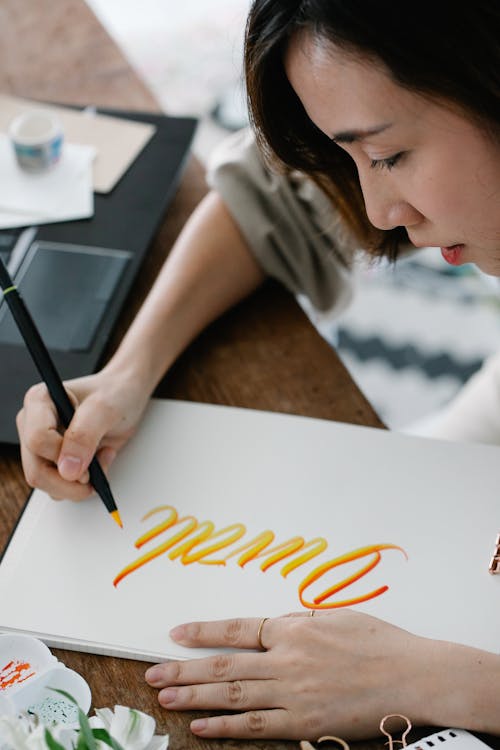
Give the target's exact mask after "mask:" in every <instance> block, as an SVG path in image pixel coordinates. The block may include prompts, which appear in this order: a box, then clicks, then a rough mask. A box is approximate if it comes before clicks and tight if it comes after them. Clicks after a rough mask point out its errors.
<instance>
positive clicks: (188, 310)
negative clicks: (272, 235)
mask: <svg viewBox="0 0 500 750" xmlns="http://www.w3.org/2000/svg"><path fill="white" fill-rule="evenodd" d="M264 278H265V274H264V272H263V271H262V270H261V268H260V266H259V265H258V263H257V261H256V260H255V259H254V257H253V255H252V253H251V251H250V250H249V248H248V247H247V245H246V243H245V240H244V239H243V237H242V235H241V233H240V231H239V229H238V227H237V225H236V223H235V222H234V220H233V219H232V217H231V215H230V214H229V212H228V210H227V209H226V207H225V205H224V203H223V201H222V200H221V198H220V197H219V196H218V195H217V193H215V192H211V193H209V194H208V195H207V196H206V197H205V199H204V200H203V201H202V202H201V204H200V205H199V206H198V208H197V209H196V210H195V211H194V213H193V215H192V216H191V218H190V219H189V221H188V222H187V224H186V226H185V228H184V230H183V231H182V233H181V235H180V236H179V239H178V240H177V242H176V244H175V246H174V248H173V250H172V252H171V253H170V255H169V257H168V259H167V261H166V262H165V264H164V267H163V269H162V270H161V272H160V274H159V276H158V279H157V281H156V283H155V284H154V286H153V288H152V290H151V292H150V293H149V295H148V297H147V299H146V301H145V303H144V305H143V307H142V308H141V310H140V311H139V313H138V315H137V317H136V319H135V320H134V322H133V323H132V325H131V327H130V329H129V331H128V332H127V334H126V335H125V337H124V339H123V341H122V343H121V345H120V347H119V349H118V350H117V351H116V353H115V355H114V356H113V357H112V359H111V360H110V361H109V363H108V364H107V365H106V366H105V367H104V368H103V369H102V370H101V371H100V372H98V373H96V374H95V375H91V376H88V377H84V378H78V379H75V380H72V381H68V382H67V384H66V385H67V386H68V389H69V391H70V394H71V396H72V398H73V400H74V403H75V406H76V407H77V408H76V411H75V415H74V418H73V420H72V422H71V424H70V425H69V427H68V429H67V430H66V432H65V433H64V436H62V435H61V434H60V432H59V423H58V418H57V413H56V411H55V408H54V406H53V404H52V402H51V400H50V398H49V396H48V393H47V390H46V388H45V386H44V385H43V384H39V385H36V386H34V387H33V388H31V389H30V390H29V391H28V393H27V394H26V398H25V402H24V407H23V409H22V410H21V411H20V413H19V414H18V418H17V425H18V430H19V435H20V438H21V456H22V461H23V468H24V472H25V475H26V479H27V481H28V482H29V484H30V485H31V486H33V487H39V488H41V489H44V490H45V491H47V492H49V494H51V495H52V496H53V497H54V498H68V499H74V500H81V499H84V498H85V497H87V496H88V495H90V494H91V492H92V489H91V487H90V486H89V485H88V474H87V467H88V464H89V463H90V460H91V458H92V457H93V455H94V454H95V452H96V450H97V449H98V448H99V452H98V456H99V459H100V460H101V462H102V463H103V465H104V466H105V467H106V466H108V465H109V463H110V462H111V460H112V459H113V458H114V456H115V455H116V452H117V451H118V450H119V449H120V448H121V447H122V446H123V444H124V443H125V442H126V441H127V440H128V439H129V438H130V436H131V435H132V434H133V432H134V430H135V428H136V425H137V424H138V422H139V420H140V417H141V415H142V413H143V411H144V409H145V407H146V405H147V402H148V399H149V397H150V395H151V393H152V391H153V390H154V388H155V386H156V384H157V383H158V381H159V380H160V379H161V377H162V376H163V374H164V373H165V371H166V370H167V369H168V368H169V367H170V365H171V364H172V363H173V362H174V360H175V359H176V357H177V356H178V355H179V353H180V352H181V351H182V350H183V349H184V348H185V347H186V346H187V345H188V344H189V342H190V341H191V340H192V339H193V338H194V337H195V336H196V335H197V334H198V333H199V332H200V331H201V330H202V329H203V328H204V327H205V326H206V325H207V324H208V323H210V322H211V321H212V320H214V319H215V318H216V317H217V316H219V315H220V314H221V313H223V312H224V311H225V310H227V309H228V308H229V307H231V306H232V305H234V304H235V303H236V302H238V301H239V300H241V299H242V298H243V297H245V296H246V295H248V294H249V293H250V292H252V291H253V290H254V289H255V288H256V287H257V286H258V285H259V284H260V283H261V282H262V281H263V280H264Z"/></svg>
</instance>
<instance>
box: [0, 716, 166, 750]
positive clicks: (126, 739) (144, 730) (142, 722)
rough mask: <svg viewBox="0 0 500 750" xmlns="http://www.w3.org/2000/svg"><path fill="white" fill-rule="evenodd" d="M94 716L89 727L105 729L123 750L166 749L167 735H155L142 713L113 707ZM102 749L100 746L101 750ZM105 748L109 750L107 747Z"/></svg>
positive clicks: (150, 720) (147, 718)
mask: <svg viewBox="0 0 500 750" xmlns="http://www.w3.org/2000/svg"><path fill="white" fill-rule="evenodd" d="M95 714H96V715H95V716H93V717H92V718H91V719H90V725H91V726H92V727H101V728H102V729H107V730H108V732H109V734H110V735H111V737H113V739H115V740H116V741H117V742H118V743H119V744H120V745H121V746H122V747H123V749H124V750H166V748H167V747H168V735H165V736H164V737H160V736H159V735H155V733H154V731H155V726H156V725H155V720H154V719H153V717H152V716H148V715H147V714H145V713H142V711H137V710H136V709H133V708H126V707H125V706H115V710H114V712H113V711H112V710H111V709H110V708H96V709H95ZM104 747H105V746H104V745H102V748H103V750H104ZM106 748H107V750H109V746H106ZM0 750H2V747H1V746H0Z"/></svg>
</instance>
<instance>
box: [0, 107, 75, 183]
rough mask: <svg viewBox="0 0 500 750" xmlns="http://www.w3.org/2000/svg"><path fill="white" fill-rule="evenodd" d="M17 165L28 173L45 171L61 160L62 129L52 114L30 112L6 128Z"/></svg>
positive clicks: (20, 116)
mask: <svg viewBox="0 0 500 750" xmlns="http://www.w3.org/2000/svg"><path fill="white" fill-rule="evenodd" d="M9 136H10V139H11V142H12V145H13V146H14V152H15V155H16V159H17V162H18V164H19V166H20V167H21V169H24V170H26V171H27V172H45V171H46V170H47V169H50V168H51V167H53V166H54V164H56V163H57V162H58V161H59V159H60V158H61V153H62V146H63V140H64V135H63V129H62V126H61V123H60V122H59V120H58V119H57V117H55V116H54V115H53V114H52V113H51V112H45V111H43V110H30V111H28V112H23V114H21V115H18V116H17V117H15V118H14V119H13V120H12V122H11V124H10V126H9Z"/></svg>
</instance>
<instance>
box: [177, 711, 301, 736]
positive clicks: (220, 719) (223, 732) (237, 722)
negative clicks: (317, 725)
mask: <svg viewBox="0 0 500 750" xmlns="http://www.w3.org/2000/svg"><path fill="white" fill-rule="evenodd" d="M190 728H191V731H192V732H193V734H196V735H198V736H200V737H232V738H234V739H262V738H263V737H266V738H268V739H271V740H272V739H277V740H284V739H296V736H295V735H296V733H295V732H294V725H293V724H292V721H291V717H290V713H289V712H288V711H286V710H285V709H283V708H274V709H272V710H270V711H247V712H245V713H241V714H234V715H230V716H211V717H209V718H208V719H195V720H194V721H192V722H191V724H190Z"/></svg>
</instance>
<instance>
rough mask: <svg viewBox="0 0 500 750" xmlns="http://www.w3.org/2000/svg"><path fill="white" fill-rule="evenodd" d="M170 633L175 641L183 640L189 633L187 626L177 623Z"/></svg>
mask: <svg viewBox="0 0 500 750" xmlns="http://www.w3.org/2000/svg"><path fill="white" fill-rule="evenodd" d="M169 635H170V637H171V638H172V639H173V640H174V641H182V640H183V639H184V638H185V637H186V635H187V633H186V628H185V626H184V625H177V626H176V627H175V628H172V630H171V631H170V633H169Z"/></svg>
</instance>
